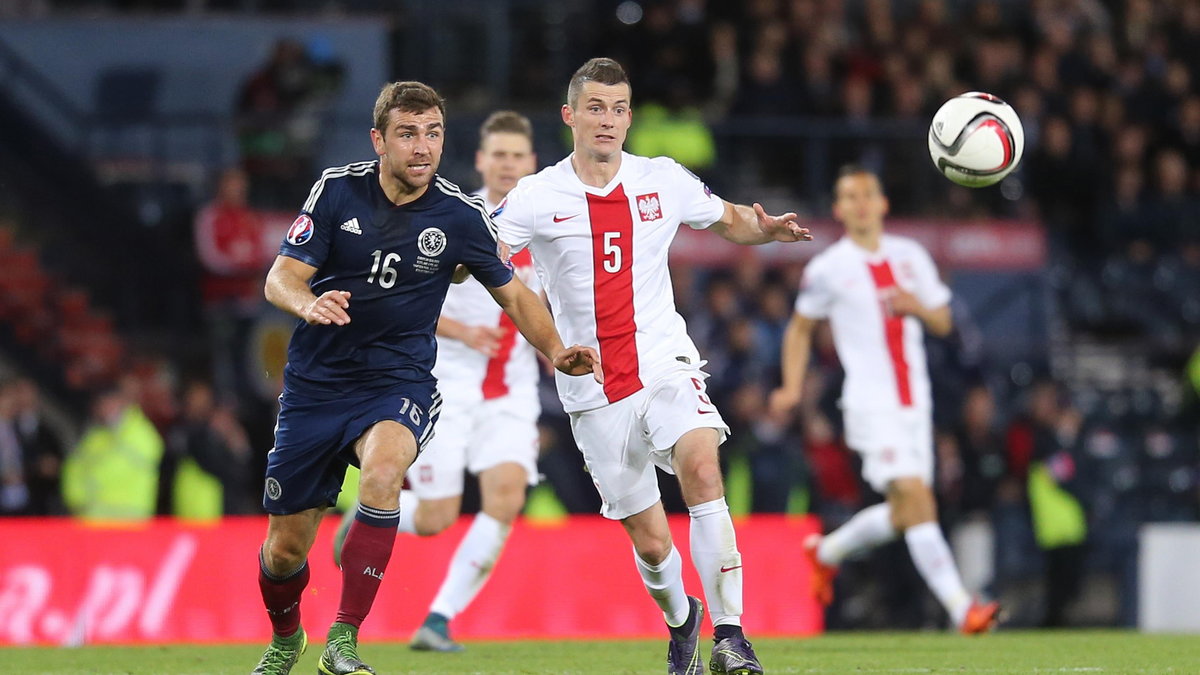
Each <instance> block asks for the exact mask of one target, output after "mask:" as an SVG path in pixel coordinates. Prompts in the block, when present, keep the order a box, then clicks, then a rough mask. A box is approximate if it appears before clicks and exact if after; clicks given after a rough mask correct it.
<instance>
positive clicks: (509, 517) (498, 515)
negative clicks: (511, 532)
mask: <svg viewBox="0 0 1200 675" xmlns="http://www.w3.org/2000/svg"><path fill="white" fill-rule="evenodd" d="M523 508H525V492H524V490H522V491H520V492H512V493H506V494H504V495H500V496H496V497H493V498H492V499H487V498H485V499H484V502H483V512H484V513H486V514H488V515H489V516H491V517H492V518H494V519H496V520H498V521H500V522H501V523H504V524H505V525H509V524H511V523H512V522H513V521H514V520H516V519H517V516H519V515H520V514H521V509H523Z"/></svg>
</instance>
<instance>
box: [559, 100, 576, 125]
mask: <svg viewBox="0 0 1200 675" xmlns="http://www.w3.org/2000/svg"><path fill="white" fill-rule="evenodd" d="M562 121H563V124H565V125H567V126H569V127H571V128H572V129H574V128H575V111H574V110H572V109H571V106H569V105H567V104H566V103H564V104H563V107H562Z"/></svg>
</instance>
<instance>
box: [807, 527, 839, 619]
mask: <svg viewBox="0 0 1200 675" xmlns="http://www.w3.org/2000/svg"><path fill="white" fill-rule="evenodd" d="M822 539H824V537H822V536H821V535H819V534H810V535H809V536H808V538H807V539H805V540H804V556H805V557H806V558H808V564H809V565H811V566H812V594H813V597H814V598H816V599H817V602H819V603H821V606H822V607H828V606H829V605H830V603H832V602H833V578H834V577H835V576H837V568H836V567H833V566H832V565H826V564H825V563H823V562H821V560H820V558H818V557H817V549H818V548H819V547H820V546H821V540H822Z"/></svg>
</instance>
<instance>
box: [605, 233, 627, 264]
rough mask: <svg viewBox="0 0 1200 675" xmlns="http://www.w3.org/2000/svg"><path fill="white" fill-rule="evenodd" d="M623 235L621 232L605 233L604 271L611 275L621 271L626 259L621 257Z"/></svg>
mask: <svg viewBox="0 0 1200 675" xmlns="http://www.w3.org/2000/svg"><path fill="white" fill-rule="evenodd" d="M621 243H622V242H621V233H620V232H605V233H604V256H603V257H602V258H601V260H602V261H603V267H604V271H605V272H608V273H609V274H616V273H617V272H620V271H621V263H622V261H623V260H624V258H623V257H622V255H621Z"/></svg>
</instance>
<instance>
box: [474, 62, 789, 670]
mask: <svg viewBox="0 0 1200 675" xmlns="http://www.w3.org/2000/svg"><path fill="white" fill-rule="evenodd" d="M630 102H631V88H630V84H629V79H628V77H626V75H625V71H624V69H622V68H621V66H620V64H618V63H617V62H615V61H613V60H611V59H603V58H598V59H592V60H590V61H588V62H587V63H585V64H584V65H583V66H582V67H581V68H580V69H579V70H578V71H576V73H575V74H574V76H573V77H572V78H571V82H570V85H569V86H568V89H567V102H566V104H565V105H563V106H562V119H563V122H564V123H566V125H567V126H568V127H570V128H571V133H572V136H573V138H574V152H572V153H571V155H569V156H568V157H567V158H566V159H564V160H562V161H561V162H559V163H558V164H556V165H554V166H551V167H549V168H547V169H544V170H542V171H541V172H539V173H537V174H535V175H533V176H529V177H527V178H523V179H522V180H521V181H520V183H518V184H517V187H516V188H514V189H513V191H512V192H510V193H509V195H508V197H507V199H506V200H505V201H504V203H502V204H501V206H500V209H499V210H498V211H497V212H496V213H495V214H493V217H494V218H495V219H496V223H497V226H498V227H499V228H500V233H501V234H500V240H501V241H502V242H503V245H504V246H510V247H511V250H513V251H521V250H523V249H525V248H526V247H528V248H529V249H530V250H531V251H532V252H533V260H534V264H535V265H536V267H537V271H538V276H539V277H540V278H541V280H542V284H543V286H544V287H545V289H546V292H547V294H548V296H549V299H550V305H551V309H552V311H553V313H554V319H555V324H556V325H557V326H558V328H559V330H560V331H562V333H563V335H570V336H573V339H582V340H585V341H590V340H598V341H599V348H600V354H601V358H602V359H603V360H604V361H603V369H604V376H605V379H604V384H603V385H600V384H595V383H584V384H583V385H582V386H581V385H580V383H579V382H577V381H569V380H567V379H565V378H561V377H559V378H557V384H558V391H559V396H560V398H561V399H562V402H563V407H564V409H565V410H566V411H567V413H569V414H570V417H571V429H572V432H573V434H574V437H575V442H576V444H577V445H578V446H579V448H580V450H581V451H582V452H583V457H584V460H585V462H586V465H587V467H588V471H589V472H590V473H591V476H592V480H593V482H594V483H595V484H596V488H597V490H598V491H599V492H600V496H601V499H602V502H603V506H602V509H601V513H602V514H603V515H604V516H605V517H607V518H610V519H613V520H619V521H621V523H622V524H623V525H624V526H625V530H626V532H627V533H628V534H629V537H630V539H631V540H632V542H633V548H634V553H635V556H634V562H635V564H636V565H637V569H638V572H639V573H640V574H641V576H642V580H643V581H644V582H645V585H646V589H647V590H648V591H649V592H650V595H651V597H653V598H654V600H655V602H657V603H658V606H659V607H660V608H661V609H662V611H663V615H664V618H665V619H666V622H667V626H668V627H669V629H670V634H671V641H670V644H669V647H668V651H667V659H668V672H669V673H699V672H701V671H702V670H703V667H704V666H703V663H702V661H701V656H700V653H699V644H698V643H699V635H700V623H701V617H702V615H703V606H702V605H701V603H700V601H699V600H697V599H696V598H692V597H689V596H688V595H686V594H685V593H684V589H683V579H682V562H681V559H680V557H679V552H678V551H677V550H676V549H675V546H674V544H673V543H672V541H671V531H670V529H669V528H668V527H667V517H666V513H665V511H664V510H663V507H662V502H661V501H660V496H659V492H658V484H657V479H656V476H655V466H658V467H660V468H662V469H663V470H664V471H667V472H668V473H674V474H675V475H676V476H678V478H679V482H680V486H681V488H682V491H683V498H684V500H685V501H686V502H687V504H688V511H689V513H690V515H691V533H690V540H691V552H692V560H693V562H694V564H695V565H696V570H697V571H698V572H699V573H700V579H701V581H702V583H703V586H704V595H705V597H706V599H707V601H708V607H709V611H710V613H711V615H712V621H713V625H714V634H715V637H714V643H715V644H714V646H713V650H712V654H711V658H710V663H709V665H710V667H711V670H712V672H714V673H730V674H733V673H737V674H739V675H745V674H748V673H761V672H762V666H761V665H760V664H759V662H758V658H757V657H756V656H755V654H754V650H753V648H752V647H751V645H750V643H749V642H748V641H747V640H746V638H745V636H744V635H743V633H742V628H741V615H742V558H741V555H740V554H739V553H738V549H737V542H736V537H735V534H734V529H733V521H732V520H731V519H730V517H729V507H728V506H727V505H726V503H725V493H724V485H723V484H722V479H721V468H720V465H719V463H718V461H717V448H718V446H719V445H720V444H721V443H722V442H723V441H724V439H725V437H726V436H727V435H728V433H729V427H728V426H726V424H725V422H724V420H722V419H721V414H720V413H719V412H718V411H717V409H716V407H715V406H714V405H713V404H712V402H711V401H710V400H709V399H708V396H707V395H706V393H705V385H704V380H705V378H707V377H708V375H707V374H706V373H705V372H704V371H703V370H701V368H702V367H703V365H704V362H703V361H701V360H700V355H699V354H698V353H697V351H696V347H695V345H694V344H693V343H692V340H691V338H689V337H688V335H687V327H686V326H685V325H684V321H683V318H682V317H681V316H679V314H678V313H677V312H676V311H675V302H674V298H673V296H672V290H671V280H670V272H669V270H668V267H667V253H668V249H669V247H670V245H671V241H672V240H673V239H674V237H675V233H676V231H677V230H678V228H679V225H680V224H681V223H687V224H688V225H689V226H690V227H692V228H695V229H708V230H710V231H712V232H713V233H715V234H717V235H719V236H721V237H723V238H725V239H728V240H729V241H733V242H735V243H739V244H765V243H767V242H771V241H789V242H795V241H807V240H811V237H810V236H809V234H808V230H806V229H804V228H802V227H800V226H799V225H798V224H797V223H796V215H795V214H793V213H788V214H784V215H782V216H768V215H767V214H766V213H765V212H764V211H763V209H762V207H761V206H759V205H758V204H755V205H754V206H753V207H749V206H735V205H733V204H730V203H729V202H726V201H723V200H722V199H720V198H719V197H717V196H716V195H714V194H713V193H712V191H710V190H709V189H708V188H707V187H706V186H705V185H704V184H703V183H702V182H700V180H699V179H697V178H696V176H694V175H692V174H691V173H690V172H689V171H687V170H686V169H684V168H683V167H682V166H680V165H679V164H678V163H676V162H675V161H674V160H671V159H669V158H666V157H659V158H655V159H649V158H646V157H638V156H635V155H630V154H627V153H624V152H622V149H621V148H622V145H623V144H624V141H625V137H626V134H627V133H628V131H629V126H630V123H631V121H632V113H631V108H630Z"/></svg>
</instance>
